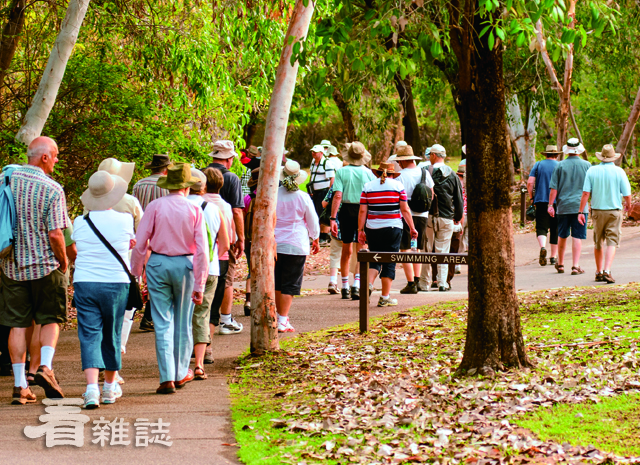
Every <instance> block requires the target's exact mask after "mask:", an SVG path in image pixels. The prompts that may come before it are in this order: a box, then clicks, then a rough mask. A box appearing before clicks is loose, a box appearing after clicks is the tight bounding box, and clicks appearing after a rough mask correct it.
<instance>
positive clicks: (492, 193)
mask: <svg viewBox="0 0 640 465" xmlns="http://www.w3.org/2000/svg"><path fill="white" fill-rule="evenodd" d="M477 9H478V6H477V1H467V2H466V3H465V8H464V13H463V14H464V17H463V19H462V21H461V23H462V25H461V27H460V28H458V31H456V30H455V29H452V30H451V31H452V34H453V36H452V39H453V40H456V39H458V38H459V39H458V40H459V42H458V44H459V46H458V45H456V46H455V47H454V52H455V53H456V56H457V58H458V63H459V69H460V94H461V102H462V106H463V108H464V115H465V122H466V125H467V160H468V161H467V173H468V176H467V202H468V210H467V211H468V220H469V311H468V319H467V334H466V342H465V348H464V355H463V359H462V363H461V364H460V367H459V371H460V372H467V373H468V371H467V370H472V373H473V372H475V371H476V370H477V371H478V372H479V373H481V374H484V375H492V374H493V373H494V371H495V370H497V369H504V368H506V367H523V366H531V362H530V361H529V359H528V358H527V355H526V353H525V345H524V340H523V337H522V328H521V326H520V310H519V305H518V298H517V296H516V292H515V246H514V241H513V224H512V221H513V218H512V212H511V196H510V193H511V192H510V191H511V189H510V179H509V178H510V173H509V165H510V163H509V160H508V158H507V157H508V151H507V138H506V134H505V116H506V115H505V108H506V102H505V88H504V77H503V63H502V53H503V52H502V47H503V45H502V43H501V41H499V40H498V41H497V44H496V45H495V48H494V49H493V50H489V48H488V45H487V39H488V35H485V36H484V37H483V38H480V39H479V38H477V35H476V34H475V32H474V31H478V30H480V29H481V28H482V25H481V23H482V21H485V20H486V18H481V17H480V16H479V15H474V11H477Z"/></svg>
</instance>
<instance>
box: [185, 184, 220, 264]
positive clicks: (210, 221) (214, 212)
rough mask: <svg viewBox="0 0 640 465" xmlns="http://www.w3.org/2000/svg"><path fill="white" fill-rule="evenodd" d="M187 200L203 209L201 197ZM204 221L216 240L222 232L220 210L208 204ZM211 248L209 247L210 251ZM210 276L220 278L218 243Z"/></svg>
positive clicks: (214, 248)
mask: <svg viewBox="0 0 640 465" xmlns="http://www.w3.org/2000/svg"><path fill="white" fill-rule="evenodd" d="M187 200H188V201H189V202H191V203H192V204H194V205H195V206H196V207H198V208H200V209H201V208H202V203H203V202H204V201H205V200H204V199H203V198H202V197H201V196H199V195H188V196H187ZM203 214H204V221H205V223H206V224H207V226H208V227H209V232H210V233H211V239H212V240H214V241H215V240H216V237H217V236H218V232H219V231H220V222H221V218H220V209H219V208H218V207H217V206H216V205H214V204H213V203H211V202H207V205H206V206H205V207H204V210H203ZM204 237H207V232H206V230H205V233H204ZM210 248H211V246H209V249H207V250H210ZM209 260H210V261H209V276H220V262H219V261H218V242H217V241H216V243H215V244H214V245H213V254H212V255H211V257H209Z"/></svg>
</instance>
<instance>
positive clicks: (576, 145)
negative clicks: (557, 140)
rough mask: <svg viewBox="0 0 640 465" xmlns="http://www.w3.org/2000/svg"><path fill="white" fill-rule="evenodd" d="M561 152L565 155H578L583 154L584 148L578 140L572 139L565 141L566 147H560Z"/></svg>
mask: <svg viewBox="0 0 640 465" xmlns="http://www.w3.org/2000/svg"><path fill="white" fill-rule="evenodd" d="M562 151H563V152H564V154H565V155H580V154H581V153H582V152H584V147H583V146H582V144H581V143H580V141H579V140H578V139H576V138H575V137H572V138H571V139H569V140H568V141H567V145H565V146H563V147H562Z"/></svg>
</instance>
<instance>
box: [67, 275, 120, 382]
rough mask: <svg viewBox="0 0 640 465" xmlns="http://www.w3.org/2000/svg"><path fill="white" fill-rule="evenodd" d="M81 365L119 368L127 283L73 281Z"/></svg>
mask: <svg viewBox="0 0 640 465" xmlns="http://www.w3.org/2000/svg"><path fill="white" fill-rule="evenodd" d="M73 287H74V289H75V294H74V295H75V301H76V310H77V312H78V339H80V356H81V359H82V369H83V370H86V369H87V368H104V369H105V370H109V371H118V370H120V369H121V368H122V360H121V357H120V343H121V336H122V320H123V318H124V312H125V307H126V306H127V299H128V297H129V283H89V282H79V283H74V285H73Z"/></svg>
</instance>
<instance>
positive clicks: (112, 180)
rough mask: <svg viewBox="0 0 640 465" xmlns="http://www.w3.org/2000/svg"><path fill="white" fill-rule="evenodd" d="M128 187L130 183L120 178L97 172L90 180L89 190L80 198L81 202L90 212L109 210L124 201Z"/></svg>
mask: <svg viewBox="0 0 640 465" xmlns="http://www.w3.org/2000/svg"><path fill="white" fill-rule="evenodd" d="M128 186H129V183H128V182H127V181H125V180H124V179H122V178H121V177H120V176H116V175H115V174H110V173H109V172H107V171H96V172H95V173H93V174H92V175H91V177H90V178H89V188H88V189H87V190H86V191H84V193H83V194H82V195H81V196H80V200H81V201H82V204H83V205H84V208H86V209H87V210H89V211H100V210H109V209H110V208H113V207H115V206H116V204H117V203H118V202H120V200H122V198H123V197H124V194H126V193H127V187H128Z"/></svg>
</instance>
